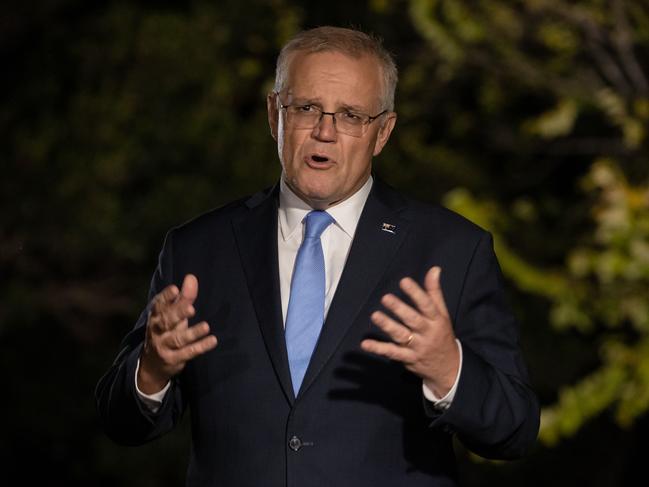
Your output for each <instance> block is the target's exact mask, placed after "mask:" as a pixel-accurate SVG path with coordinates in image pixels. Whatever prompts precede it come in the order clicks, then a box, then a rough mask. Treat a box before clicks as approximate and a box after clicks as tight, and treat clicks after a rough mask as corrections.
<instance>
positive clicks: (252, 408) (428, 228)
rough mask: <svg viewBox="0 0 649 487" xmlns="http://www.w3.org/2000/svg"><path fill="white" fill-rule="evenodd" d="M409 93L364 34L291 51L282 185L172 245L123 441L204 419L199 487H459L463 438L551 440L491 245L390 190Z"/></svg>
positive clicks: (113, 412)
mask: <svg viewBox="0 0 649 487" xmlns="http://www.w3.org/2000/svg"><path fill="white" fill-rule="evenodd" d="M396 80H397V73H396V67H395V65H394V62H393V61H392V59H391V57H390V56H389V54H388V53H387V52H386V51H385V50H384V49H383V48H382V46H381V45H380V44H379V43H378V42H377V41H376V40H374V39H373V38H371V37H369V36H367V35H365V34H363V33H361V32H358V31H353V30H348V29H340V28H333V27H322V28H318V29H313V30H310V31H306V32H303V33H301V34H299V35H298V36H297V37H295V38H294V39H293V40H292V41H290V42H289V43H288V44H287V45H286V46H285V47H284V49H283V50H282V52H281V54H280V56H279V59H278V63H277V73H276V85H275V91H274V92H273V93H271V94H269V95H268V99H267V105H268V118H269V123H270V129H271V134H272V136H273V137H274V138H275V140H276V141H277V147H278V153H279V158H280V161H281V164H282V176H281V180H280V182H279V184H277V185H276V186H275V187H274V188H272V189H270V190H268V191H265V192H261V193H259V194H256V195H254V196H252V197H251V198H246V199H243V200H241V201H237V202H234V203H232V204H230V205H228V206H225V207H223V208H220V209H218V210H215V211H212V212H210V213H207V214H205V215H203V216H201V217H199V218H197V219H195V220H194V221H192V222H190V223H188V224H185V225H183V226H181V227H179V228H176V229H174V230H172V231H171V232H170V233H169V234H168V236H167V238H166V241H165V245H164V248H163V250H162V253H161V256H160V262H159V265H158V268H157V270H156V273H155V275H154V277H153V281H152V285H151V291H150V302H149V305H148V306H147V309H146V310H145V311H144V312H143V313H142V315H141V316H140V319H139V320H138V322H137V324H136V326H135V328H134V330H133V331H132V332H131V333H130V334H129V335H128V336H127V337H126V338H125V339H124V342H123V345H122V351H121V353H120V354H119V356H118V358H117V359H116V361H115V363H114V364H113V366H112V367H111V369H110V370H109V371H108V372H107V374H106V375H105V376H104V377H103V378H102V379H101V381H100V382H99V384H98V387H97V392H96V395H97V403H98V408H99V412H100V416H101V418H102V420H103V424H104V425H105V429H106V431H107V433H108V434H109V435H110V436H111V437H112V438H114V439H115V440H116V441H118V442H120V443H125V444H140V443H144V442H146V441H149V440H151V439H153V438H155V437H157V436H159V435H161V434H163V433H165V432H166V431H168V430H169V429H171V428H172V427H173V426H174V424H175V423H176V422H177V421H178V419H179V418H180V415H181V414H182V412H183V411H184V409H186V408H187V407H189V408H190V409H191V424H192V452H191V458H190V465H189V469H188V474H187V485H196V486H198V485H201V486H203V485H205V486H207V485H219V486H261V485H263V486H345V485H350V486H352V485H353V486H413V487H414V486H442V485H444V486H446V485H455V482H456V472H455V461H454V457H453V450H452V441H451V440H452V437H453V435H457V437H458V438H459V439H460V441H462V442H463V443H464V444H465V445H466V446H467V447H468V448H470V449H471V450H473V451H475V452H476V453H478V454H480V455H483V456H485V457H490V458H516V457H519V456H520V455H522V454H523V453H524V452H525V451H526V450H527V449H529V447H530V446H531V445H532V444H533V443H534V441H535V438H536V434H537V431H538V421H539V409H538V403H537V400H536V398H535V396H534V394H533V392H532V391H531V390H530V388H529V386H528V380H527V374H526V371H525V366H524V364H523V360H522V358H521V354H520V350H519V347H518V343H517V330H516V324H515V320H514V319H513V317H512V316H511V314H510V312H509V311H508V309H507V307H506V304H505V297H504V293H503V289H502V283H501V276H500V271H499V269H498V265H497V262H496V259H495V256H494V254H493V250H492V244H491V237H490V236H489V234H487V233H486V232H484V231H483V230H481V229H479V228H478V227H476V226H475V225H473V224H471V223H469V222H468V221H466V220H464V219H463V218H461V217H459V216H458V215H455V214H453V213H451V212H450V211H448V210H445V209H443V208H441V207H437V206H428V205H424V204H420V203H416V202H414V201H411V200H408V199H406V198H405V197H403V196H401V195H400V194H398V193H396V192H395V191H394V190H392V189H390V188H389V187H387V186H386V185H384V184H382V183H381V182H380V181H378V180H376V179H374V178H373V177H372V175H371V169H372V158H373V157H374V156H376V155H378V154H379V153H380V152H381V150H382V149H383V147H384V146H385V144H386V143H387V141H388V139H389V137H390V134H391V132H392V130H393V129H394V126H395V121H396V114H395V113H394V111H393V109H394V106H393V103H394V101H393V100H394V90H395V86H396ZM212 333H213V334H212ZM217 337H218V345H217Z"/></svg>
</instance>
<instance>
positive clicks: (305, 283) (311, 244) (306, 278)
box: [285, 210, 334, 396]
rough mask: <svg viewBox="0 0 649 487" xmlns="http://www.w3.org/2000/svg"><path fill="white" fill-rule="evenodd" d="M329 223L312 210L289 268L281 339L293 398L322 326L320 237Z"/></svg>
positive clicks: (330, 220) (329, 219) (321, 213)
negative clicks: (283, 331) (286, 359)
mask: <svg viewBox="0 0 649 487" xmlns="http://www.w3.org/2000/svg"><path fill="white" fill-rule="evenodd" d="M333 221H334V219H333V218H332V217H331V215H329V213H327V212H326V211H320V210H313V211H311V212H310V213H309V214H308V215H307V216H306V230H305V233H304V240H302V244H301V245H300V249H299V250H298V252H297V257H296V259H295V267H294V268H293V279H292V280H291V294H290V297H289V300H288V311H287V313H286V330H285V335H286V351H287V352H288V363H289V366H290V368H291V380H292V381H293V391H294V392H295V395H296V396H297V393H298V391H299V390H300V385H301V384H302V379H303V378H304V374H305V372H306V369H307V366H308V365H309V361H310V360H311V354H312V353H313V349H314V348H315V344H316V342H317V341H318V336H320V330H321V329H322V324H323V323H324V298H325V264H324V255H323V253H322V244H321V243H320V235H322V232H324V231H325V229H326V228H327V227H328V226H329V225H330V224H331V223H333Z"/></svg>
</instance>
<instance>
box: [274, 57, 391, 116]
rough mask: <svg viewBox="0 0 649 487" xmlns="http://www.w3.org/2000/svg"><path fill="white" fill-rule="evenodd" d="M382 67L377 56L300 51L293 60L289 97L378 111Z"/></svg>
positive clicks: (288, 90) (289, 77)
mask: <svg viewBox="0 0 649 487" xmlns="http://www.w3.org/2000/svg"><path fill="white" fill-rule="evenodd" d="M381 87H382V78H381V66H380V64H379V62H378V60H376V59H375V58H374V57H372V56H369V55H363V56H360V57H351V56H348V55H346V54H343V53H340V52H336V51H324V52H316V53H305V52H299V51H298V52H297V53H295V54H294V55H293V57H292V58H291V60H290V64H289V69H288V76H287V80H286V88H287V95H288V96H289V97H290V98H293V99H305V98H306V99H309V100H312V101H320V102H321V103H327V104H335V105H337V106H341V105H352V106H359V107H363V108H367V109H370V108H372V109H374V108H377V104H378V103H379V100H380V97H381Z"/></svg>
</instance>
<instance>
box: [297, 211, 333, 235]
mask: <svg viewBox="0 0 649 487" xmlns="http://www.w3.org/2000/svg"><path fill="white" fill-rule="evenodd" d="M333 221H334V219H333V217H332V216H331V215H330V214H329V213H327V212H326V211H322V210H313V211H311V212H309V214H308V215H307V216H306V231H305V235H304V238H320V235H322V232H324V231H325V229H326V228H327V227H328V226H329V225H331V224H332V223H333Z"/></svg>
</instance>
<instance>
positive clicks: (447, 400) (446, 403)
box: [421, 338, 462, 411]
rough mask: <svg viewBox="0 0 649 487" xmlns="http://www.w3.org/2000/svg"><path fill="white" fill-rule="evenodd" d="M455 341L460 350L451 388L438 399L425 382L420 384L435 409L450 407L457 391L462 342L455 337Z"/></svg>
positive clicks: (442, 409) (444, 409)
mask: <svg viewBox="0 0 649 487" xmlns="http://www.w3.org/2000/svg"><path fill="white" fill-rule="evenodd" d="M455 343H457V349H458V351H459V352H460V365H459V367H458V369H457V376H455V382H454V383H453V387H451V390H450V391H448V392H447V393H446V395H445V396H444V397H442V398H441V399H440V398H438V397H437V396H436V395H435V394H433V391H431V390H430V389H429V388H428V387H427V386H426V384H424V383H423V382H422V384H421V387H422V390H423V392H424V397H425V398H426V399H428V400H429V401H430V402H432V403H433V406H434V407H435V408H436V409H439V410H441V411H446V410H447V409H448V408H449V407H451V403H452V402H453V399H454V398H455V392H456V391H457V384H458V382H460V374H461V373H462V344H461V343H460V340H458V339H457V338H456V339H455Z"/></svg>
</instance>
